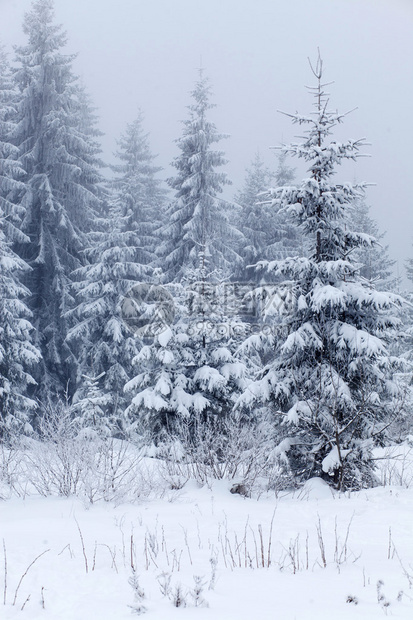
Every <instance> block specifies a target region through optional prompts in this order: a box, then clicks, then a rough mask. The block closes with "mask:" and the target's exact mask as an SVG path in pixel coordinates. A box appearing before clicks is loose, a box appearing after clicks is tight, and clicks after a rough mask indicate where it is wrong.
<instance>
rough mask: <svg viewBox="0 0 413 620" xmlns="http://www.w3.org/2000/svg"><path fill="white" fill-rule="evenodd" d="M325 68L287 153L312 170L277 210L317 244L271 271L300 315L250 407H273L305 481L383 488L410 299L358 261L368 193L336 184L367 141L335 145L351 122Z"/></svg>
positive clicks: (292, 462) (275, 195)
mask: <svg viewBox="0 0 413 620" xmlns="http://www.w3.org/2000/svg"><path fill="white" fill-rule="evenodd" d="M322 68H323V67H322V61H321V59H320V58H319V59H318V62H317V67H316V69H315V70H314V71H313V72H314V75H315V76H316V78H317V82H318V83H317V87H316V88H314V89H313V92H314V96H315V111H314V112H312V113H311V114H310V115H308V116H300V115H298V114H295V115H291V117H292V119H293V122H295V123H297V124H299V125H304V126H306V127H307V128H308V129H307V130H306V132H305V134H306V137H305V139H304V141H303V142H302V143H298V144H292V145H290V146H288V147H285V148H284V151H285V152H288V153H291V154H293V155H296V156H298V157H301V158H303V159H304V161H306V162H308V164H309V173H310V175H309V177H308V178H306V179H304V180H303V181H302V182H301V184H300V185H298V186H297V187H295V188H288V189H285V188H281V189H279V190H274V191H273V192H272V204H273V205H274V208H275V209H276V210H277V211H279V210H280V211H281V213H283V214H284V215H285V217H292V218H293V219H294V221H295V222H297V224H298V225H299V226H300V228H301V230H302V232H303V235H305V237H306V238H307V240H308V242H309V249H310V251H309V255H308V258H304V257H303V258H299V257H292V258H287V259H285V260H276V261H272V262H270V263H263V264H262V268H266V269H267V270H268V271H269V272H270V273H272V274H274V275H275V276H277V277H278V276H284V277H286V276H287V277H288V280H287V281H286V282H285V283H284V285H283V287H284V289H285V290H289V291H290V294H289V299H290V305H289V307H288V308H287V310H288V311H287V312H286V313H285V314H284V315H283V317H282V319H281V326H280V328H281V329H280V331H279V336H280V337H279V339H278V342H277V344H276V348H275V352H274V357H273V360H272V361H271V362H270V363H268V365H267V367H266V368H265V370H264V372H263V373H262V376H261V378H260V379H259V380H258V381H257V383H256V384H255V385H254V386H250V389H249V391H248V392H247V393H246V395H245V397H244V404H245V405H247V406H248V407H251V406H252V404H253V402H254V401H255V400H258V401H261V403H267V405H268V406H269V407H270V408H271V409H272V411H273V415H274V416H275V418H276V419H278V421H279V434H280V441H279V445H278V448H277V449H278V451H279V453H280V454H282V455H283V457H284V459H285V461H286V462H287V463H288V464H289V467H290V468H291V470H292V471H293V472H294V473H295V475H296V477H297V480H298V481H302V480H305V479H307V478H309V477H312V476H322V477H324V478H326V479H327V480H328V481H331V483H333V484H334V485H335V486H336V487H337V488H340V489H343V488H360V487H364V486H366V485H369V484H371V483H372V481H373V480H374V463H373V461H372V454H371V451H372V448H373V446H374V445H375V444H376V443H377V442H378V441H380V439H382V438H383V436H384V434H385V432H386V428H387V426H388V423H389V420H390V418H391V416H392V414H393V413H394V409H395V407H396V403H395V401H396V400H397V399H396V394H397V389H398V388H397V385H396V382H395V380H394V379H393V376H392V371H393V367H392V360H391V358H390V357H389V355H388V353H387V350H386V343H385V338H386V331H387V330H388V329H389V327H391V326H392V325H393V323H394V322H393V319H392V317H391V311H392V309H393V308H394V306H395V305H397V304H399V303H400V298H398V297H397V296H395V295H393V294H391V293H383V292H378V291H376V290H375V288H374V287H373V286H372V285H371V284H369V283H367V282H366V281H365V280H364V279H362V278H361V277H360V276H359V274H358V270H357V264H355V263H354V262H353V258H352V251H353V250H354V249H355V248H361V247H363V246H365V245H371V243H372V240H371V237H369V236H368V235H365V234H361V233H356V232H352V229H351V227H349V217H348V209H349V207H350V206H351V205H352V204H354V203H355V202H356V201H358V200H359V199H360V193H361V190H362V187H360V186H357V185H351V184H347V183H345V184H341V183H337V182H334V181H333V178H332V177H333V175H334V173H335V168H336V166H337V165H338V164H340V163H341V162H342V161H345V160H347V159H353V160H354V159H356V158H357V156H358V153H359V149H360V147H361V146H362V143H361V141H353V140H349V141H347V142H343V143H338V142H335V141H334V140H331V139H330V138H329V136H330V133H331V130H332V129H333V127H334V126H335V125H337V124H338V123H340V122H341V121H342V120H343V116H342V115H340V114H338V113H334V112H330V111H329V110H328V107H327V106H328V100H327V98H326V95H325V92H324V86H323V84H322V73H323V71H322Z"/></svg>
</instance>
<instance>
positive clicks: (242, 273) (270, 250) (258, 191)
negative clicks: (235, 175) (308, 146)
mask: <svg viewBox="0 0 413 620" xmlns="http://www.w3.org/2000/svg"><path fill="white" fill-rule="evenodd" d="M293 178H294V170H293V169H292V168H290V167H289V166H287V164H286V156H285V155H284V154H282V153H281V154H280V155H279V156H278V168H277V171H276V172H275V173H271V171H270V170H269V169H268V168H267V167H265V166H264V163H263V162H262V160H261V158H260V157H259V155H256V157H255V159H254V160H253V162H252V164H251V167H250V168H249V169H248V170H247V176H246V179H245V184H244V188H243V190H242V191H241V192H239V193H238V194H237V195H236V198H235V200H236V202H237V203H238V205H239V206H240V209H239V211H238V217H237V227H238V229H239V230H240V232H241V233H242V236H243V239H242V244H241V246H240V250H239V251H240V254H241V256H242V259H243V261H242V266H241V268H240V270H239V272H238V274H237V277H238V278H239V279H240V280H243V281H246V282H251V283H257V282H258V281H261V280H266V279H268V278H266V277H265V276H264V275H263V273H258V272H257V270H256V269H255V268H254V265H255V263H257V261H258V260H264V259H267V260H273V259H278V258H285V257H286V256H292V255H294V256H295V255H296V254H297V253H302V239H301V236H300V234H299V231H298V230H297V228H296V227H295V226H294V225H293V224H292V223H291V222H288V221H286V219H285V217H284V216H282V215H281V214H279V213H276V212H274V208H271V207H269V205H268V203H267V202H266V200H265V194H266V192H267V191H268V187H270V186H272V187H281V186H287V187H288V186H289V185H291V183H292V180H293Z"/></svg>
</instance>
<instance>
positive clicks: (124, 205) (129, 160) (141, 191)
mask: <svg viewBox="0 0 413 620" xmlns="http://www.w3.org/2000/svg"><path fill="white" fill-rule="evenodd" d="M116 156H117V158H118V159H119V160H120V162H121V163H119V164H116V165H113V166H112V170H113V172H114V173H115V178H114V180H113V181H112V183H111V185H112V190H113V195H114V201H115V202H117V203H118V204H119V205H121V209H122V214H123V218H124V224H123V228H124V230H130V231H134V232H135V233H136V246H137V248H138V255H137V256H138V262H139V263H140V264H142V265H148V264H150V263H153V262H154V260H155V258H156V249H157V246H158V244H159V236H158V230H159V227H160V225H161V222H162V220H163V211H164V207H165V200H166V191H165V189H164V188H163V187H162V184H161V181H160V180H159V179H158V178H157V176H156V175H157V173H159V172H160V171H161V170H162V168H160V167H159V166H155V165H154V164H153V161H154V159H155V156H154V155H153V154H152V152H151V149H150V146H149V138H148V134H146V133H145V132H144V130H143V116H142V113H140V114H139V115H138V117H137V118H136V119H135V120H134V121H133V122H132V123H130V124H129V125H128V126H127V127H126V131H125V133H124V134H123V135H122V136H121V138H120V140H119V142H118V151H117V152H116Z"/></svg>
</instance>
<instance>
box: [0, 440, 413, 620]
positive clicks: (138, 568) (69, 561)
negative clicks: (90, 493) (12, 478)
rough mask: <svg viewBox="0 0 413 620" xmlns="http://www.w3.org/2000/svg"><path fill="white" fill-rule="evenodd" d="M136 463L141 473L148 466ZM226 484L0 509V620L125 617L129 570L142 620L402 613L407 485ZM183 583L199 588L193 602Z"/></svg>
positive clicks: (407, 566) (409, 529) (407, 584)
mask: <svg viewBox="0 0 413 620" xmlns="http://www.w3.org/2000/svg"><path fill="white" fill-rule="evenodd" d="M396 451H397V449H396ZM379 462H380V463H382V461H379ZM144 464H145V467H149V468H153V469H154V468H156V464H157V461H156V460H155V459H145V462H144ZM386 467H387V466H386ZM388 473H390V469H388ZM155 477H156V476H155ZM389 479H390V478H389ZM410 482H411V481H410ZM231 484H232V482H225V481H219V482H215V483H213V484H211V485H209V488H208V486H204V487H202V488H200V487H199V486H197V485H196V484H195V482H193V481H189V482H187V484H186V485H185V486H184V487H183V488H182V489H181V490H171V489H168V488H167V485H166V483H165V484H164V488H163V491H162V493H158V494H157V496H156V497H152V499H150V500H149V499H145V500H141V501H140V502H139V503H136V504H122V505H114V504H113V503H104V502H97V503H95V504H92V505H89V504H88V505H86V504H85V503H82V501H80V500H79V499H76V498H68V499H67V498H57V497H47V498H46V497H40V496H36V495H32V496H28V497H26V498H21V497H20V498H15V497H12V498H10V499H7V500H4V501H1V503H0V539H3V540H4V546H3V545H2V544H1V545H0V594H1V601H0V607H1V613H0V616H1V618H2V619H3V620H11V619H13V620H14V619H15V618H21V619H24V618H27V619H29V620H35V619H36V620H37V619H45V620H46V619H53V620H57V619H58V620H90V619H94V618H98V619H99V620H123V619H127V618H131V617H134V615H135V613H134V610H133V606H134V605H135V606H136V600H135V599H134V591H133V589H132V587H131V585H130V583H129V579H130V578H131V575H132V568H131V562H132V563H133V565H134V567H135V574H136V575H137V577H138V581H139V586H140V588H141V589H143V590H144V593H145V597H144V599H143V601H142V604H143V605H144V606H145V608H146V610H147V611H146V613H145V614H144V617H147V618H148V620H149V619H152V620H172V619H177V618H190V619H191V620H195V619H197V618H200V619H201V618H202V619H211V620H255V619H257V620H275V619H276V618H280V619H282V620H331V619H332V618H334V620H343V619H346V620H347V619H355V620H356V619H360V620H361V619H363V620H373V619H374V620H376V619H378V618H382V617H384V616H385V615H389V616H391V617H392V618H395V619H396V618H398V619H406V620H407V619H409V620H410V619H411V618H412V617H413V585H412V581H413V526H412V514H413V486H412V485H410V487H411V488H405V487H403V486H396V485H393V486H382V487H377V488H374V489H370V490H366V491H362V492H358V493H352V494H348V493H347V494H338V493H337V492H333V491H331V489H330V488H329V487H328V486H327V485H326V483H325V482H323V481H321V480H320V479H313V480H310V481H309V482H308V483H307V484H306V485H305V487H304V488H303V489H301V491H299V492H295V493H289V494H288V493H285V494H283V495H282V496H279V497H278V498H277V497H275V496H274V494H268V495H265V496H264V495H262V496H261V497H260V498H259V499H258V500H257V499H245V498H243V497H241V496H240V495H232V494H231V493H230V492H229V488H230V486H231ZM405 486H406V485H405ZM407 486H409V485H407ZM155 495H156V494H155ZM271 524H272V525H271ZM260 532H262V537H261V534H260ZM320 535H321V537H322V540H323V545H324V549H325V551H324V553H325V564H326V565H325V566H324V560H323V552H322V550H321V548H320V544H319V536H320ZM270 540H271V544H270V543H269V541H270ZM261 541H262V542H261ZM4 549H5V550H6V554H4ZM40 554H43V555H40ZM36 558H37V560H36V561H35V562H34V564H32V565H31V563H32V562H33V561H34V560H35V559H36ZM5 560H6V564H7V571H6V576H5V570H4V569H5ZM211 560H212V562H211ZM214 562H216V574H215V577H213V571H212V568H213V564H214ZM30 565H31V566H30ZM263 565H264V566H263ZM29 566H30V568H29ZM194 576H199V577H200V578H201V581H202V582H203V583H204V584H205V585H204V587H203V591H202V592H201V595H200V598H201V599H203V602H202V601H200V600H198V603H200V602H201V603H202V604H200V605H197V606H196V605H195V600H194V597H193V596H191V591H193V588H194ZM169 579H170V585H169V588H170V589H171V591H172V594H171V596H172V597H173V592H174V591H175V588H176V586H177V585H180V586H181V588H182V592H183V597H184V598H185V599H186V602H187V606H186V607H185V608H184V607H179V608H176V607H174V606H173V604H172V602H171V600H170V598H169V597H168V596H163V594H162V592H161V587H160V584H162V583H166V582H167V581H168V580H169ZM379 582H382V585H379V586H378V584H379ZM5 584H6V588H4V586H5ZM3 597H5V599H6V604H5V605H3ZM14 600H15V604H13V603H14ZM43 601H44V608H43ZM22 607H23V610H22Z"/></svg>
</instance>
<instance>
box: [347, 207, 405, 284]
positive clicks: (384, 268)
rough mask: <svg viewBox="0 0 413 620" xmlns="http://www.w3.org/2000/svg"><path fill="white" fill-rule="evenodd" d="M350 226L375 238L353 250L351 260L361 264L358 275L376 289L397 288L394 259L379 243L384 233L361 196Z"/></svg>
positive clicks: (352, 214)
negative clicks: (372, 242)
mask: <svg viewBox="0 0 413 620" xmlns="http://www.w3.org/2000/svg"><path fill="white" fill-rule="evenodd" d="M350 226H351V227H352V230H355V231H358V232H361V233H366V234H367V235H371V236H372V237H374V239H375V240H376V243H374V244H373V245H372V246H369V247H362V248H357V249H355V250H354V253H353V260H354V261H355V262H358V263H360V264H361V267H360V270H359V273H360V275H361V276H362V277H363V278H366V280H368V281H369V282H371V283H372V284H374V286H375V288H377V289H378V290H389V291H395V290H397V287H398V278H397V277H396V276H395V275H394V272H393V267H394V264H395V262H396V261H394V260H391V259H390V258H389V252H388V246H387V245H385V246H383V245H382V244H381V240H382V239H383V237H384V235H385V233H380V231H379V227H378V225H377V222H375V221H374V220H373V218H372V217H370V207H369V205H368V204H367V202H366V200H365V199H364V198H363V197H362V198H360V199H359V200H357V201H356V202H355V203H354V206H353V210H352V212H351V215H350Z"/></svg>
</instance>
